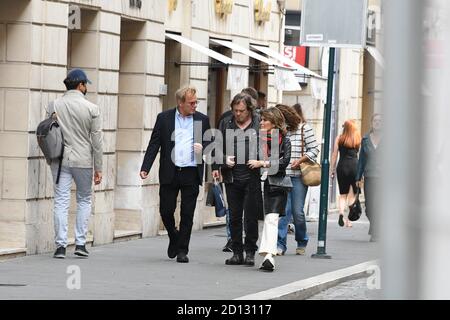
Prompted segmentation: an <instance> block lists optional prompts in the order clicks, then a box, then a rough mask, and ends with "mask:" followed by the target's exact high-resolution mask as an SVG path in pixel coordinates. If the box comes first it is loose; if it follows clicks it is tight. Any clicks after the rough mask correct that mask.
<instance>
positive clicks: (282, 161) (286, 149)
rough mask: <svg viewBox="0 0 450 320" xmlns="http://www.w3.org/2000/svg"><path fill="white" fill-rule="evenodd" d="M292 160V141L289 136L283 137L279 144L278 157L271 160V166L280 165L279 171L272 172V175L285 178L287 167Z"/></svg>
mask: <svg viewBox="0 0 450 320" xmlns="http://www.w3.org/2000/svg"><path fill="white" fill-rule="evenodd" d="M290 162H291V141H290V140H289V138H288V137H283V138H282V140H281V144H280V146H279V157H278V159H274V160H270V167H272V168H273V167H275V166H278V171H277V172H276V173H275V174H271V176H272V177H279V178H283V177H284V176H286V168H287V167H288V166H289V163H290Z"/></svg>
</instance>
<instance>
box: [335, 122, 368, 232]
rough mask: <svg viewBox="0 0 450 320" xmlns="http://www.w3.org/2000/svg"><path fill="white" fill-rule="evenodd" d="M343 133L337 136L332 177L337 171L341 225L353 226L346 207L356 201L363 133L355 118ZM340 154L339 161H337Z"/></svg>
mask: <svg viewBox="0 0 450 320" xmlns="http://www.w3.org/2000/svg"><path fill="white" fill-rule="evenodd" d="M342 127H343V131H342V134H341V135H339V136H338V137H337V138H336V141H335V143H334V151H333V156H332V159H331V178H332V179H334V177H335V175H336V173H337V179H338V185H339V193H340V196H339V220H338V223H339V226H341V227H343V226H344V225H345V226H346V227H351V226H352V224H351V222H350V220H348V216H347V217H344V213H345V208H346V207H347V206H348V205H350V204H352V203H353V202H354V201H355V193H356V173H357V168H358V151H359V147H360V146H361V134H360V133H359V131H358V128H357V127H356V124H355V122H354V121H353V120H347V121H345V123H344V125H343V126H342ZM338 155H339V162H338V163H337V166H336V161H337V158H338Z"/></svg>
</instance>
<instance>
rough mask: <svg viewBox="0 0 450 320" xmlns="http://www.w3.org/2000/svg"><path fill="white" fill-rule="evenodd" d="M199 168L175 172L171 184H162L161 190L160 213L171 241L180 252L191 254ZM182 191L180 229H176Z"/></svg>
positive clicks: (182, 169)
mask: <svg viewBox="0 0 450 320" xmlns="http://www.w3.org/2000/svg"><path fill="white" fill-rule="evenodd" d="M199 184H200V181H199V178H198V173H197V168H190V167H189V168H181V170H179V169H177V171H176V172H175V176H174V179H173V181H172V183H171V184H162V185H161V186H160V188H159V199H160V213H161V218H162V221H163V223H164V227H165V228H166V230H167V233H168V234H169V238H170V241H172V242H174V243H177V244H178V252H184V253H186V254H187V253H188V252H189V241H190V239H191V231H192V224H193V220H194V211H195V206H196V204H197V196H198V193H199ZM180 191H181V208H180V209H181V210H180V217H181V220H180V227H179V231H177V229H176V227H175V217H174V214H175V209H176V207H177V197H178V193H179V192H180Z"/></svg>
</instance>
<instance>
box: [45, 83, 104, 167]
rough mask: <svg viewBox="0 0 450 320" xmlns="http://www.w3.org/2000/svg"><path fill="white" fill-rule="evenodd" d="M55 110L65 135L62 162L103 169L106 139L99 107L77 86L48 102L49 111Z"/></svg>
mask: <svg viewBox="0 0 450 320" xmlns="http://www.w3.org/2000/svg"><path fill="white" fill-rule="evenodd" d="M55 110H56V114H57V117H58V123H59V125H60V126H61V130H62V133H63V135H64V158H63V162H62V165H63V166H67V167H75V168H92V167H94V170H95V171H102V156H103V141H102V130H101V118H100V109H99V107H98V106H97V105H95V104H93V103H91V102H89V101H88V100H87V99H86V98H85V97H84V95H83V93H81V92H80V91H78V90H69V91H67V92H66V93H65V94H64V95H63V96H62V97H61V98H58V99H56V100H54V101H53V103H50V104H49V107H48V110H47V115H48V116H50V115H51V114H52V113H53V112H54V111H55Z"/></svg>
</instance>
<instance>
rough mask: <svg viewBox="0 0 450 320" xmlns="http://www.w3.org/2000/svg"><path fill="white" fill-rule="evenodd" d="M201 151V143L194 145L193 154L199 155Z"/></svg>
mask: <svg viewBox="0 0 450 320" xmlns="http://www.w3.org/2000/svg"><path fill="white" fill-rule="evenodd" d="M202 151H203V146H202V144H201V143H194V152H195V153H196V154H201V153H202Z"/></svg>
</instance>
